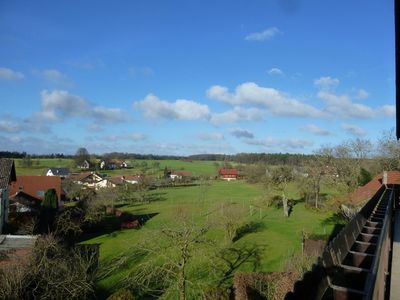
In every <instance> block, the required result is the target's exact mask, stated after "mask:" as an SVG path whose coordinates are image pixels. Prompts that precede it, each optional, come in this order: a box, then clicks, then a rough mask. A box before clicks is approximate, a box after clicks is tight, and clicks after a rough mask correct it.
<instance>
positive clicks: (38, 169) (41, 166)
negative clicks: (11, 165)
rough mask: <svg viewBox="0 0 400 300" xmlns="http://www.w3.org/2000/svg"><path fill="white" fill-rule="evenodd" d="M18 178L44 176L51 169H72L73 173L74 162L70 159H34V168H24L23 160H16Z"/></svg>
mask: <svg viewBox="0 0 400 300" xmlns="http://www.w3.org/2000/svg"><path fill="white" fill-rule="evenodd" d="M14 161H15V168H16V172H17V176H44V175H46V172H47V170H48V169H49V168H70V170H72V171H73V166H74V161H73V160H72V159H69V158H40V159H32V166H30V167H23V166H22V165H21V162H22V161H21V159H14Z"/></svg>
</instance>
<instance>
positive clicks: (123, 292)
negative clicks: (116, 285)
mask: <svg viewBox="0 0 400 300" xmlns="http://www.w3.org/2000/svg"><path fill="white" fill-rule="evenodd" d="M107 300H135V297H134V296H133V294H132V293H131V291H129V290H127V289H120V290H118V291H116V292H115V293H114V294H112V295H111V296H110V297H108V298H107Z"/></svg>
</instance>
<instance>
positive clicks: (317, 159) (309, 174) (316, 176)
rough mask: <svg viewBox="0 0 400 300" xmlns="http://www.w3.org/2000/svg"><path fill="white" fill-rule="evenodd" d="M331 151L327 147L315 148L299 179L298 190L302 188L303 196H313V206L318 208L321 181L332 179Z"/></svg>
mask: <svg viewBox="0 0 400 300" xmlns="http://www.w3.org/2000/svg"><path fill="white" fill-rule="evenodd" d="M332 162H333V151H332V149H330V148H329V147H322V148H320V149H319V150H317V151H316V152H315V154H314V156H313V158H312V159H310V160H309V161H308V162H307V164H306V166H305V171H306V173H305V174H304V175H303V177H302V180H300V185H301V186H300V190H302V192H303V194H304V196H305V198H306V199H307V198H313V199H314V206H315V208H318V205H319V202H320V194H321V185H322V182H323V181H324V180H325V181H329V179H332V176H335V175H334V174H333V175H332V174H329V171H330V170H333V165H332Z"/></svg>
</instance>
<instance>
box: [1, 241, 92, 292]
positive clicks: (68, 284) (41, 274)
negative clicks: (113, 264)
mask: <svg viewBox="0 0 400 300" xmlns="http://www.w3.org/2000/svg"><path fill="white" fill-rule="evenodd" d="M96 268H97V253H94V252H93V253H89V252H86V253H83V252H82V251H80V250H78V249H76V248H70V249H66V248H64V247H63V246H62V245H61V244H60V243H59V241H57V240H56V239H55V238H54V237H53V236H51V235H47V236H44V237H40V238H38V240H37V242H36V245H35V247H34V249H33V251H32V255H31V257H30V259H29V260H28V262H27V264H24V265H21V264H20V265H18V266H17V267H13V268H8V269H7V268H6V269H5V268H4V267H2V268H0V282H1V283H2V284H0V298H1V299H86V298H89V297H90V296H93V295H94V281H95V273H96Z"/></svg>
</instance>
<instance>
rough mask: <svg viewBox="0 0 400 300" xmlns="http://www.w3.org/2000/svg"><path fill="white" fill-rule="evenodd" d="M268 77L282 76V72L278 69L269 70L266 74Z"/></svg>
mask: <svg viewBox="0 0 400 300" xmlns="http://www.w3.org/2000/svg"><path fill="white" fill-rule="evenodd" d="M267 73H268V74H269V75H284V73H283V71H282V70H281V69H279V68H272V69H269V70H268V72H267Z"/></svg>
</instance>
